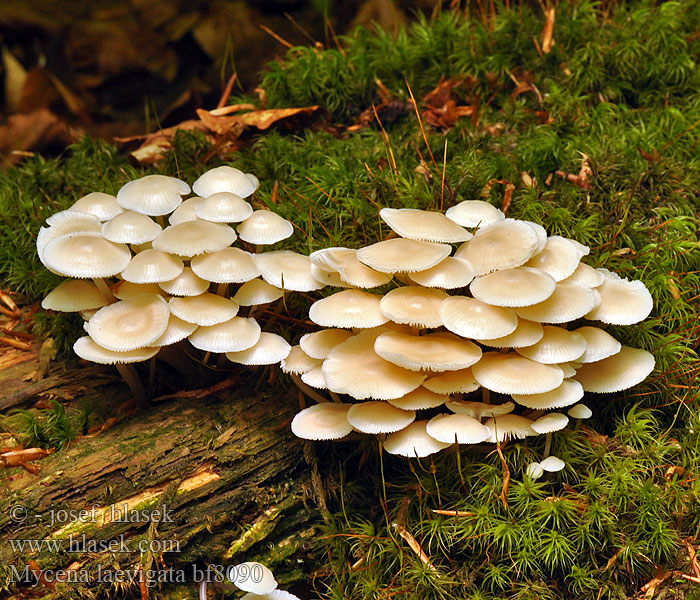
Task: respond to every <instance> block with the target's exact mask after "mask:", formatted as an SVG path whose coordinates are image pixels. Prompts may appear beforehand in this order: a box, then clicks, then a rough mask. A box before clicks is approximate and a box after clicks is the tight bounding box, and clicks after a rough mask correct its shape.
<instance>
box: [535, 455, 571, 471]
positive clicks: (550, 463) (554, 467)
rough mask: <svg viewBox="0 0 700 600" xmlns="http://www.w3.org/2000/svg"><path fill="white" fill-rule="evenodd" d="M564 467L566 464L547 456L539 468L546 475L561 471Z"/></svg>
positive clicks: (556, 458)
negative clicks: (545, 472)
mask: <svg viewBox="0 0 700 600" xmlns="http://www.w3.org/2000/svg"><path fill="white" fill-rule="evenodd" d="M565 466H566V463H565V462H564V461H563V460H562V459H561V458H558V457H556V456H548V457H547V458H545V459H544V460H543V461H541V462H540V467H542V469H543V470H545V471H547V472H548V473H556V472H557V471H561V470H562V469H563V468H564V467H565Z"/></svg>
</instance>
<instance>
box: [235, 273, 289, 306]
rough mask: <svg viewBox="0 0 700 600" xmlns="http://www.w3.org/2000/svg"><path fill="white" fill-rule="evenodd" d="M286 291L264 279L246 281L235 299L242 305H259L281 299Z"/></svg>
mask: <svg viewBox="0 0 700 600" xmlns="http://www.w3.org/2000/svg"><path fill="white" fill-rule="evenodd" d="M283 295H284V292H283V291H282V290H281V289H279V288H276V287H275V286H274V285H270V284H269V283H267V281H263V280H262V279H251V280H250V281H246V282H245V283H244V284H243V285H242V286H241V287H239V288H238V291H237V292H236V294H235V295H234V296H233V301H234V302H236V303H237V304H240V305H241V306H258V305H260V304H269V303H270V302H274V301H275V300H279V299H280V298H281V297H282V296H283Z"/></svg>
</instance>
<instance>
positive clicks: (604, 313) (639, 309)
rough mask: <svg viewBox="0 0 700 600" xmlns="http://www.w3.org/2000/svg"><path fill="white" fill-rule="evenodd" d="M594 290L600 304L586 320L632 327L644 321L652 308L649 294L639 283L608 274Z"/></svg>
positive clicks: (642, 284) (652, 302)
mask: <svg viewBox="0 0 700 600" xmlns="http://www.w3.org/2000/svg"><path fill="white" fill-rule="evenodd" d="M596 289H597V290H598V293H599V294H600V304H598V306H597V307H595V308H594V309H593V310H591V311H590V312H589V313H588V314H586V318H587V319H592V320H595V321H602V322H603V323H609V324H611V325H633V324H634V323H639V322H640V321H643V320H644V319H646V318H647V317H648V316H649V313H650V312H651V309H652V308H654V301H653V300H652V297H651V294H650V293H649V290H648V289H647V288H646V286H645V285H644V283H642V282H641V281H637V280H633V281H629V280H627V279H621V278H620V277H618V276H617V275H614V274H610V275H608V276H606V277H605V279H604V280H603V283H602V284H601V285H600V286H598V287H597V288H596Z"/></svg>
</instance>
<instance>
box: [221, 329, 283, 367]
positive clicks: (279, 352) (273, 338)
mask: <svg viewBox="0 0 700 600" xmlns="http://www.w3.org/2000/svg"><path fill="white" fill-rule="evenodd" d="M291 349H292V347H291V346H290V345H289V344H288V343H287V340H285V339H284V338H283V337H282V336H281V335H277V334H276V333H268V332H266V331H263V332H262V333H261V334H260V338H259V339H258V341H257V342H255V344H254V345H253V346H251V347H250V348H248V349H247V350H239V351H237V352H227V353H226V358H228V359H229V360H230V361H231V362H234V363H239V364H241V365H275V364H277V363H278V362H280V361H282V360H284V359H285V358H287V356H289V352H290V350H291Z"/></svg>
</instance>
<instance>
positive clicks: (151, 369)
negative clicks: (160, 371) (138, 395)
mask: <svg viewBox="0 0 700 600" xmlns="http://www.w3.org/2000/svg"><path fill="white" fill-rule="evenodd" d="M155 382H156V357H155V356H154V357H153V358H152V359H151V360H150V362H149V364H148V387H147V388H146V389H147V392H148V397H149V398H153V386H154V385H155Z"/></svg>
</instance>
